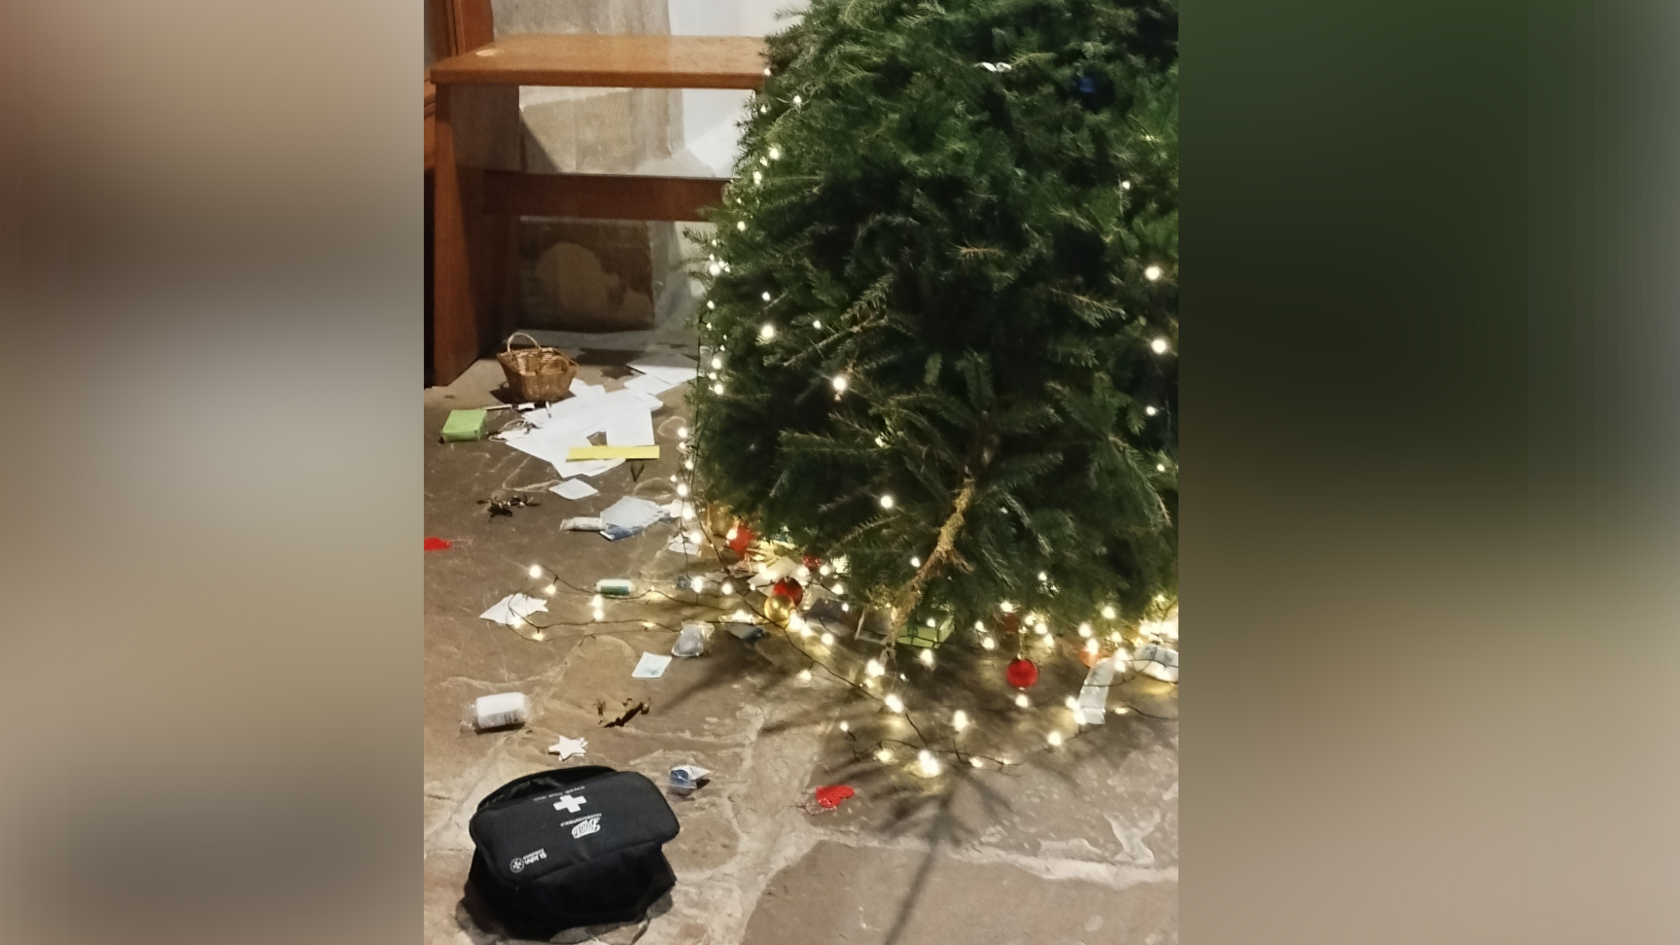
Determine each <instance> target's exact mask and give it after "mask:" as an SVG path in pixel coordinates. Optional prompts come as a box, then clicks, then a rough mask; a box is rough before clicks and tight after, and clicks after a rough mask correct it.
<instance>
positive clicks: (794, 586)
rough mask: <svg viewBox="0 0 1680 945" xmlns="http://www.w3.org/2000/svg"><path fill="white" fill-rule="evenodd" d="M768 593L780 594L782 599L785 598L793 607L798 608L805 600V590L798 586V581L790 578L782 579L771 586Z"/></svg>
mask: <svg viewBox="0 0 1680 945" xmlns="http://www.w3.org/2000/svg"><path fill="white" fill-rule="evenodd" d="M770 593H772V594H780V595H782V596H783V597H786V598H787V599H788V600H791V601H793V606H795V607H798V606H799V602H800V601H802V600H804V599H805V589H804V588H803V587H800V586H799V582H798V581H795V580H794V579H793V578H790V577H785V578H782V579H781V580H780V581H777V582H776V583H775V584H772V585H771V586H770Z"/></svg>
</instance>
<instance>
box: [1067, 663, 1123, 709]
mask: <svg viewBox="0 0 1680 945" xmlns="http://www.w3.org/2000/svg"><path fill="white" fill-rule="evenodd" d="M1113 681H1114V661H1113V660H1098V661H1097V664H1096V665H1095V666H1092V667H1091V671H1090V672H1088V673H1086V674H1085V684H1084V685H1082V686H1080V687H1079V708H1077V709H1075V710H1074V714H1075V715H1077V716H1078V717H1079V724H1081V725H1101V724H1103V719H1104V713H1105V712H1106V711H1107V709H1108V687H1109V684H1110V683H1112V682H1113Z"/></svg>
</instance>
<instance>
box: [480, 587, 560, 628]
mask: <svg viewBox="0 0 1680 945" xmlns="http://www.w3.org/2000/svg"><path fill="white" fill-rule="evenodd" d="M547 610H548V601H545V600H543V599H542V598H540V597H529V596H527V595H525V594H509V595H508V596H506V597H504V598H502V599H501V600H499V601H497V602H496V603H494V604H492V605H490V609H489V610H486V611H485V612H484V613H482V614H479V617H481V618H483V619H485V620H494V621H495V622H497V623H499V624H501V625H502V626H504V627H517V626H519V624H520V623H521V622H523V621H524V619H525V618H526V617H529V616H531V615H532V614H534V613H536V612H538V611H544V612H546V611H547Z"/></svg>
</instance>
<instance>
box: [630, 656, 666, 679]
mask: <svg viewBox="0 0 1680 945" xmlns="http://www.w3.org/2000/svg"><path fill="white" fill-rule="evenodd" d="M669 665H671V657H669V656H665V655H662V654H659V653H643V654H642V658H641V660H640V661H638V662H637V663H636V668H635V669H634V670H632V671H631V673H630V676H631V678H632V679H658V678H659V677H661V676H663V675H665V667H667V666H669Z"/></svg>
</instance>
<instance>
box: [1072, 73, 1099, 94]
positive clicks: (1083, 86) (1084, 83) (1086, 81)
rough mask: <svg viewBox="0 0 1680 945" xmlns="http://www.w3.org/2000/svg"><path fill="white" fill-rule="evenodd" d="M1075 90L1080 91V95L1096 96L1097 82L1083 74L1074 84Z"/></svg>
mask: <svg viewBox="0 0 1680 945" xmlns="http://www.w3.org/2000/svg"><path fill="white" fill-rule="evenodd" d="M1074 88H1076V89H1078V90H1079V94H1080V95H1094V94H1096V91H1097V80H1096V79H1093V78H1091V77H1090V76H1088V75H1083V74H1082V75H1080V77H1079V79H1078V80H1077V81H1076V82H1074Z"/></svg>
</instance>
